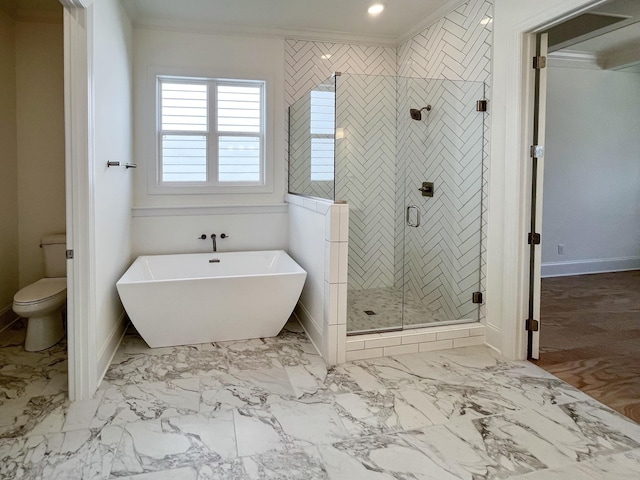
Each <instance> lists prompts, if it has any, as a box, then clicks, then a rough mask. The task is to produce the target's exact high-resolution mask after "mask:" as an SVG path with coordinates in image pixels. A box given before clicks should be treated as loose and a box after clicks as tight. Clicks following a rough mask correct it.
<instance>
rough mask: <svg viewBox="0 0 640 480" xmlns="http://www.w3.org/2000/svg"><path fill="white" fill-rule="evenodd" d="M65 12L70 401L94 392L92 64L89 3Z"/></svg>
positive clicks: (69, 1)
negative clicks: (70, 254)
mask: <svg viewBox="0 0 640 480" xmlns="http://www.w3.org/2000/svg"><path fill="white" fill-rule="evenodd" d="M60 3H62V5H63V6H64V11H63V24H64V25H63V29H64V97H65V99H64V102H65V177H66V203H67V207H66V210H67V213H66V217H67V220H66V222H67V249H69V250H71V251H73V258H72V259H69V260H67V270H68V272H70V274H69V275H68V280H67V282H68V285H67V286H68V289H67V290H68V313H69V315H68V324H67V339H68V347H67V348H68V365H69V366H68V380H69V399H70V400H83V399H89V398H91V396H92V395H93V393H94V392H95V390H96V388H97V372H96V346H95V345H96V328H95V327H96V326H95V318H96V315H95V314H94V313H95V312H94V305H95V300H94V295H95V294H94V292H95V288H94V286H95V285H94V282H93V279H94V278H95V276H94V272H95V252H94V245H95V242H94V238H93V236H94V231H95V229H94V223H95V222H94V215H95V202H94V191H93V185H94V181H93V179H94V176H93V160H94V155H93V98H92V97H93V90H92V85H93V77H92V68H93V58H92V47H93V45H92V32H93V29H92V26H93V25H92V8H91V0H60Z"/></svg>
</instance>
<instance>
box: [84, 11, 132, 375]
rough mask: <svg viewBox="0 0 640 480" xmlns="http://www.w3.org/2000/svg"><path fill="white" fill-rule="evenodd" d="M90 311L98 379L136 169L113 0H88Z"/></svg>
mask: <svg viewBox="0 0 640 480" xmlns="http://www.w3.org/2000/svg"><path fill="white" fill-rule="evenodd" d="M92 8H93V26H94V35H93V74H94V84H93V87H94V102H95V104H94V132H95V137H94V142H95V143H94V146H95V156H94V162H95V163H94V199H95V232H94V239H95V256H96V257H95V302H96V303H95V306H94V308H95V315H96V352H97V355H98V359H97V360H98V378H100V377H101V375H102V374H103V373H104V371H105V369H106V368H107V366H108V363H109V361H110V360H111V356H112V354H113V352H114V351H115V349H116V348H117V346H118V342H119V340H120V334H121V333H122V329H123V327H124V324H123V309H122V305H121V303H120V300H119V298H118V294H117V292H116V286H115V284H116V281H117V280H118V279H119V278H120V276H121V275H122V273H123V272H124V271H125V270H126V269H127V268H128V266H129V264H130V261H131V206H132V186H133V177H134V175H136V173H137V172H136V170H133V169H125V168H123V167H120V168H113V167H112V168H107V161H109V160H111V161H119V162H122V163H130V162H132V161H133V155H132V153H133V145H132V132H133V124H132V96H131V94H132V73H131V61H132V49H131V25H130V22H129V19H128V17H127V16H126V14H125V13H124V11H123V9H122V7H121V5H120V2H119V1H118V0H97V1H94V3H93V7H92Z"/></svg>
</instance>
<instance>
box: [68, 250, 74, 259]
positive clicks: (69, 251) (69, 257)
mask: <svg viewBox="0 0 640 480" xmlns="http://www.w3.org/2000/svg"><path fill="white" fill-rule="evenodd" d="M72 258H73V250H67V260H71V259H72Z"/></svg>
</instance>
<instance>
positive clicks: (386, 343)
mask: <svg viewBox="0 0 640 480" xmlns="http://www.w3.org/2000/svg"><path fill="white" fill-rule="evenodd" d="M401 343H402V339H401V337H387V338H385V337H380V338H377V339H374V340H367V341H365V342H364V346H365V348H377V347H392V346H394V345H400V344H401Z"/></svg>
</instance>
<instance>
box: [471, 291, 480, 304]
mask: <svg viewBox="0 0 640 480" xmlns="http://www.w3.org/2000/svg"><path fill="white" fill-rule="evenodd" d="M471 298H472V301H473V303H482V292H473V294H472V296H471Z"/></svg>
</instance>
